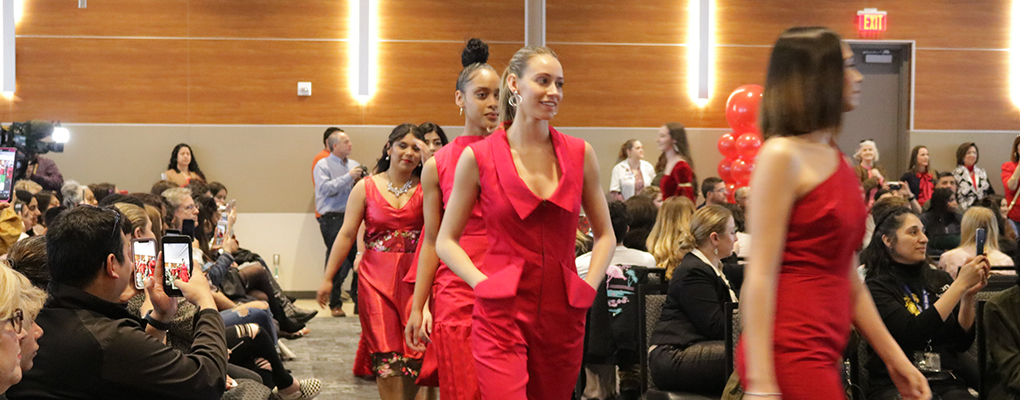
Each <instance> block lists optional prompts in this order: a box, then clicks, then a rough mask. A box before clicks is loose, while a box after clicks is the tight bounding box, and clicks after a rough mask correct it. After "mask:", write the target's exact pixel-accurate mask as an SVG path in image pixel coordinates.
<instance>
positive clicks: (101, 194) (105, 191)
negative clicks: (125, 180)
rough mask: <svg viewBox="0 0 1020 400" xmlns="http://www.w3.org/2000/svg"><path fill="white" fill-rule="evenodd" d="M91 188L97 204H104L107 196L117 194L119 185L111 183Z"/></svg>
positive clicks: (95, 184)
mask: <svg viewBox="0 0 1020 400" xmlns="http://www.w3.org/2000/svg"><path fill="white" fill-rule="evenodd" d="M88 186H89V190H91V191H92V196H94V197H95V198H96V202H97V203H102V202H103V199H104V198H106V196H109V195H111V194H115V193H117V185H114V184H112V183H109V182H103V183H93V184H91V185H88Z"/></svg>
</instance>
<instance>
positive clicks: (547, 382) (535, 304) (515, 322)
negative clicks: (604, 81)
mask: <svg viewBox="0 0 1020 400" xmlns="http://www.w3.org/2000/svg"><path fill="white" fill-rule="evenodd" d="M549 131H550V134H551V139H552V143H553V147H554V149H555V152H556V158H557V161H558V163H559V166H560V171H561V173H562V175H561V177H560V182H559V185H558V187H557V189H556V191H555V192H554V194H553V195H552V196H551V197H550V198H548V199H540V198H539V197H538V196H536V195H535V194H534V193H533V192H532V191H531V190H530V189H528V187H527V185H526V184H525V183H524V181H523V180H521V178H520V176H519V175H518V174H517V169H516V166H515V164H514V160H513V156H512V155H511V154H510V145H509V142H508V141H507V136H506V132H505V131H504V130H502V129H499V130H497V131H495V132H493V133H492V135H490V136H489V137H488V138H487V139H486V140H483V141H480V142H477V143H475V144H472V145H471V149H472V151H473V152H474V155H475V159H476V160H477V162H478V179H479V186H480V192H479V196H478V204H480V205H481V210H482V216H483V219H484V221H485V227H486V236H487V240H488V248H487V249H486V250H487V251H486V253H485V256H484V260H483V261H482V262H481V263H479V264H476V265H477V266H478V267H479V269H481V271H482V273H484V274H485V275H487V276H488V279H486V280H484V281H482V282H481V283H479V284H478V285H477V286H476V287H475V296H476V301H475V308H474V316H473V324H472V335H471V345H472V347H473V348H474V357H475V361H476V363H477V368H478V381H479V388H480V390H481V393H482V398H483V399H501V400H503V399H509V400H519V399H520V400H522V399H566V398H569V396H570V395H571V392H572V391H573V388H574V384H575V382H576V377H577V375H578V373H579V372H580V367H581V356H582V352H583V343H582V342H583V340H584V319H585V313H586V312H587V310H588V307H590V306H591V304H592V302H593V301H594V300H595V289H592V287H591V286H589V285H588V284H587V283H586V282H585V281H583V280H582V279H581V278H580V277H579V276H578V275H577V269H576V267H575V266H574V233H575V232H574V231H575V229H576V227H577V221H578V215H579V213H580V210H581V195H582V187H583V186H584V153H585V150H584V148H585V144H584V141H582V140H580V139H577V138H573V137H570V136H566V135H563V134H561V133H559V132H557V131H556V130H555V129H552V128H549Z"/></svg>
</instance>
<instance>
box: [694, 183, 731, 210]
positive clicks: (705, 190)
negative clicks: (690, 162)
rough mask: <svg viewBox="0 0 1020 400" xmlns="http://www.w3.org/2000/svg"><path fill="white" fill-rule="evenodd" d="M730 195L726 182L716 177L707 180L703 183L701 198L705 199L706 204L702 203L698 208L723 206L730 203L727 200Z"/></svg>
mask: <svg viewBox="0 0 1020 400" xmlns="http://www.w3.org/2000/svg"><path fill="white" fill-rule="evenodd" d="M729 195H730V193H729V192H728V191H727V190H726V182H723V180H722V179H719V178H717V177H714V176H710V177H708V178H705V180H704V181H701V196H702V197H703V198H704V199H705V202H703V203H701V205H699V206H698V208H701V207H704V206H710V205H713V204H715V205H723V204H726V203H728V202H727V201H726V198H727V197H729Z"/></svg>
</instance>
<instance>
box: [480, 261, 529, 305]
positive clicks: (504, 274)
mask: <svg viewBox="0 0 1020 400" xmlns="http://www.w3.org/2000/svg"><path fill="white" fill-rule="evenodd" d="M523 266H524V265H523V264H522V263H520V262H514V263H512V264H510V265H507V266H506V267H505V268H503V269H501V270H499V272H496V273H495V274H492V275H489V277H488V278H486V279H485V280H484V281H481V282H479V283H478V284H477V285H475V296H477V297H480V298H483V299H489V300H499V299H508V298H511V297H514V296H516V295H517V285H518V284H519V283H520V282H521V268H522V267H523Z"/></svg>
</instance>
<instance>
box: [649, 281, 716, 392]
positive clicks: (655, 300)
mask: <svg viewBox="0 0 1020 400" xmlns="http://www.w3.org/2000/svg"><path fill="white" fill-rule="evenodd" d="M668 287H669V285H668V284H664V283H660V284H644V285H639V286H638V298H637V301H638V312H639V313H640V316H639V320H640V324H639V325H638V330H639V333H638V340H639V341H640V347H639V348H640V349H642V351H640V358H641V369H640V371H641V391H642V392H644V394H645V396H644V398H645V399H646V400H719V397H707V396H704V395H700V394H694V393H683V392H666V391H661V390H658V389H656V388H655V384H654V383H653V382H652V380H651V376H650V374H649V373H648V342H649V341H651V338H652V331H653V330H654V329H655V324H656V323H658V322H659V317H660V316H661V315H662V306H663V305H664V304H666V289H667V288H668Z"/></svg>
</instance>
